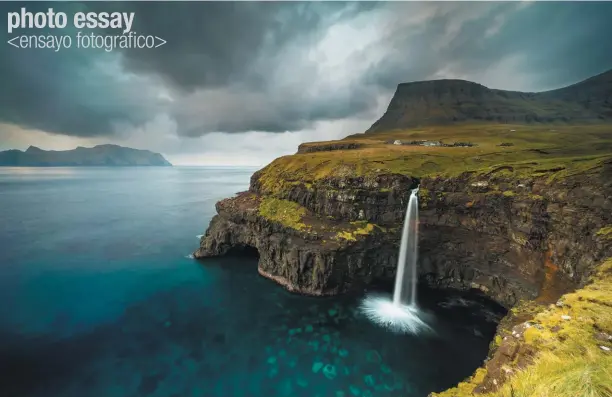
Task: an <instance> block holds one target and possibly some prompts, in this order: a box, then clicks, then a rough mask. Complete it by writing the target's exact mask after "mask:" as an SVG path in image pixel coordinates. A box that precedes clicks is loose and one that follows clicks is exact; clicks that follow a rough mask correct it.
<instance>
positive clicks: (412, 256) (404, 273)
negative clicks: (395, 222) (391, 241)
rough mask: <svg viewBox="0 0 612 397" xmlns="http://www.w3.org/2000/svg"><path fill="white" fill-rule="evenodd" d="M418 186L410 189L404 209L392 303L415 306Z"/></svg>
mask: <svg viewBox="0 0 612 397" xmlns="http://www.w3.org/2000/svg"><path fill="white" fill-rule="evenodd" d="M418 191H419V188H418V187H417V188H416V189H414V190H412V193H411V194H410V199H409V200H408V208H407V209H406V217H405V219H404V228H403V230H402V241H401V244H400V249H399V258H398V260H397V274H396V276H395V288H394V290H393V304H394V305H396V306H399V305H409V306H416V290H417V278H418V276H417V257H418V241H419V199H418V197H417V193H418Z"/></svg>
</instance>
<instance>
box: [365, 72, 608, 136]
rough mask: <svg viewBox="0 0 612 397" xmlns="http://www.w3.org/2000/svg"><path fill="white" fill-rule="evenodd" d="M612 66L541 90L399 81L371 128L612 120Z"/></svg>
mask: <svg viewBox="0 0 612 397" xmlns="http://www.w3.org/2000/svg"><path fill="white" fill-rule="evenodd" d="M611 90H612V70H611V71H608V72H605V73H602V74H600V75H598V76H594V77H591V78H589V79H587V80H584V81H582V82H579V83H576V84H574V85H571V86H569V87H565V88H561V89H558V90H552V91H547V92H540V93H527V92H516V91H504V90H496V89H490V88H487V87H485V86H483V85H480V84H477V83H473V82H470V81H464V80H432V81H418V82H412V83H403V84H399V85H398V87H397V90H396V91H395V95H394V96H393V99H392V100H391V103H390V104H389V107H388V108H387V111H386V112H385V114H384V115H383V116H382V117H381V118H380V119H379V120H378V121H376V122H375V123H374V124H373V125H372V126H371V127H370V129H369V130H368V131H367V132H368V133H374V132H381V131H389V130H393V129H405V128H412V127H419V126H430V125H444V124H453V123H457V122H472V123H473V122H488V123H510V124H528V123H580V124H586V123H602V122H607V123H609V122H612V98H611V97H610V91H611Z"/></svg>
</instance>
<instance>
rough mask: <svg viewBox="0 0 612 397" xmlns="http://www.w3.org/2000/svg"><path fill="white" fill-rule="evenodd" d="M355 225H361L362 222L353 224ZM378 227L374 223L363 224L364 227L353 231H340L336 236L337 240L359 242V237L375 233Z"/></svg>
mask: <svg viewBox="0 0 612 397" xmlns="http://www.w3.org/2000/svg"><path fill="white" fill-rule="evenodd" d="M352 223H353V224H354V225H355V224H357V225H358V224H360V223H362V222H352ZM375 227H376V225H374V224H372V223H367V222H363V226H358V227H357V229H352V230H343V231H339V232H338V233H337V234H336V239H338V240H347V241H357V237H358V236H367V235H368V234H370V233H372V232H373V231H374V228H375Z"/></svg>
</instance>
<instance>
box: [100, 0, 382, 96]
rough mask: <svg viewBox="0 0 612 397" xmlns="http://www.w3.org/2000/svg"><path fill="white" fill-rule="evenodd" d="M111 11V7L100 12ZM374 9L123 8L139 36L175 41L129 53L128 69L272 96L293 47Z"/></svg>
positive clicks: (326, 5) (284, 5)
mask: <svg viewBox="0 0 612 397" xmlns="http://www.w3.org/2000/svg"><path fill="white" fill-rule="evenodd" d="M95 6H96V7H98V8H100V9H105V10H108V5H106V4H96V5H95ZM373 7H375V4H374V3H365V2H360V3H342V2H305V3H303V2H261V3H254V2H246V3H245V2H239V3H236V2H202V3H197V2H186V3H168V2H156V3H142V2H135V3H123V4H117V5H116V7H115V8H117V9H121V10H125V11H131V12H135V15H136V17H135V21H134V27H133V30H134V31H136V32H138V33H140V34H145V35H155V36H159V37H162V38H164V40H167V41H168V45H164V46H163V47H160V48H159V49H158V50H156V51H150V50H146V49H145V50H130V51H126V52H125V62H126V66H127V67H128V68H129V69H132V70H136V71H148V72H152V73H155V74H159V75H162V76H164V77H165V78H167V79H168V80H169V81H170V82H171V83H173V84H175V85H176V86H178V87H179V88H182V89H186V90H192V89H194V88H196V87H206V88H218V87H222V86H226V85H229V84H234V83H244V84H247V85H249V86H254V87H259V88H265V86H267V84H268V83H269V80H271V79H273V76H269V75H266V72H267V71H269V69H268V67H269V66H270V65H269V63H270V62H273V61H274V55H275V54H277V52H278V51H279V50H280V49H282V48H283V47H285V46H286V45H288V44H291V45H294V46H296V45H301V44H304V43H305V42H308V41H313V40H315V39H316V38H317V37H319V36H320V35H321V33H322V31H323V29H322V28H324V27H326V26H329V25H331V24H333V23H334V22H336V21H339V20H342V19H345V18H348V17H350V16H352V15H355V14H358V13H360V12H364V11H367V10H370V9H372V8H373Z"/></svg>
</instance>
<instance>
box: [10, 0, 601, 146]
mask: <svg viewBox="0 0 612 397" xmlns="http://www.w3.org/2000/svg"><path fill="white" fill-rule="evenodd" d="M21 6H22V4H18V3H3V4H1V5H0V11H1V13H0V15H6V12H8V11H14V10H18V9H19V7H21ZM49 6H52V7H53V8H54V9H55V10H56V11H57V10H60V9H62V8H64V9H66V8H73V9H74V8H87V9H89V10H98V11H114V10H119V11H127V12H135V18H134V25H133V29H132V30H133V31H135V32H137V33H138V34H143V35H149V34H150V35H155V36H158V37H161V38H163V39H164V40H166V41H167V44H166V45H164V46H162V47H159V48H157V49H155V50H150V49H146V50H134V49H130V50H124V51H113V52H111V53H105V52H103V51H94V50H76V49H71V50H62V51H61V52H59V53H54V52H50V51H48V50H47V51H45V50H23V49H16V48H13V47H10V46H9V45H6V44H4V43H3V44H0V86H1V87H2V89H1V90H0V121H2V122H9V123H14V124H17V125H20V126H24V127H30V128H37V129H41V130H44V131H48V132H53V133H58V134H65V135H73V136H100V135H110V134H112V133H113V131H115V130H117V128H118V127H117V126H134V127H138V126H140V125H144V124H146V123H151V120H153V119H155V118H156V117H158V116H159V115H164V116H165V117H166V116H167V118H168V119H170V121H171V122H169V123H168V124H169V125H176V126H177V130H176V133H178V134H179V135H183V136H192V137H194V136H200V135H203V134H205V133H209V132H214V131H222V132H243V131H269V132H284V131H296V130H302V129H308V128H312V127H313V125H314V124H315V123H317V122H319V121H333V120H341V119H347V118H357V117H365V116H364V115H367V117H368V118H372V119H374V118H375V117H376V115H375V114H373V113H372V111H373V109H375V108H376V104H377V100H378V99H379V98H381V95H382V97H387V96H388V95H389V94H390V93H391V92H392V91H393V90H394V89H395V87H396V85H397V84H398V83H401V82H406V81H414V80H423V79H429V78H443V77H447V75H448V76H450V77H453V76H461V77H465V78H468V79H472V80H476V81H479V82H486V83H491V84H492V85H493V86H496V87H503V88H512V87H514V86H515V81H520V82H521V83H522V84H523V85H522V86H520V87H518V88H521V89H525V88H527V89H530V90H540V89H545V88H553V87H558V86H561V85H565V84H570V83H573V82H576V81H578V80H580V79H583V78H586V77H588V76H590V75H593V74H596V73H599V72H602V71H604V70H606V69H607V68H611V67H612V48H610V44H609V40H608V37H612V24H611V23H610V22H609V21H611V20H612V3H583V2H576V3H568V2H563V3H549V2H541V3H527V4H525V3H514V2H512V3H507V2H504V3H491V2H479V3H462V2H451V3H412V2H411V3H363V2H359V3H337V2H319V3H298V2H262V3H251V2H236V3H228V2H214V3H213V2H202V3H198V2H180V3H174V2H154V3H144V2H134V3H116V2H113V3H99V2H93V3H87V4H76V3H52V4H44V3H29V4H28V5H27V7H28V10H35V8H38V9H42V10H46V8H48V7H49ZM67 12H69V11H68V10H67ZM360 18H361V19H360ZM356 19H359V20H360V22H354V21H355V20H356ZM5 23H6V20H5V19H3V25H2V27H1V29H2V34H3V35H6V25H4V24H5ZM347 23H348V24H352V23H355V24H357V25H359V26H358V28H355V29H354V34H352V35H348V36H346V35H345V36H343V37H344V39H343V40H338V39H336V40H335V41H334V40H331V41H332V42H333V44H332V45H331V49H330V48H327V49H326V50H321V48H319V44H320V42H321V41H322V39H324V38H326V39H328V37H327V36H326V35H327V34H328V33H329V31H330V27H331V28H333V27H336V26H340V25H343V24H347ZM357 25H356V26H357ZM368 29H369V30H368ZM366 32H367V33H366ZM38 33H39V32H38ZM55 33H57V32H55ZM107 33H109V34H117V31H108V32H107ZM368 35H370V36H373V37H368ZM323 41H324V40H323ZM347 47H349V49H350V50H351V51H350V54H349V55H348V56H344V58H343V57H342V56H340V55H337V54H338V53H343V52H346V51H345V50H346V49H347ZM335 57H337V59H336V58H335ZM333 61H338V62H340V64H339V65H336V64H334V62H333ZM485 75H486V76H488V77H487V79H488V80H487V81H483V79H484V77H483V76H485ZM525 81H527V82H528V84H527V83H524V82H525ZM491 84H489V85H491ZM153 124H154V123H153ZM355 132H357V131H355Z"/></svg>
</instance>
